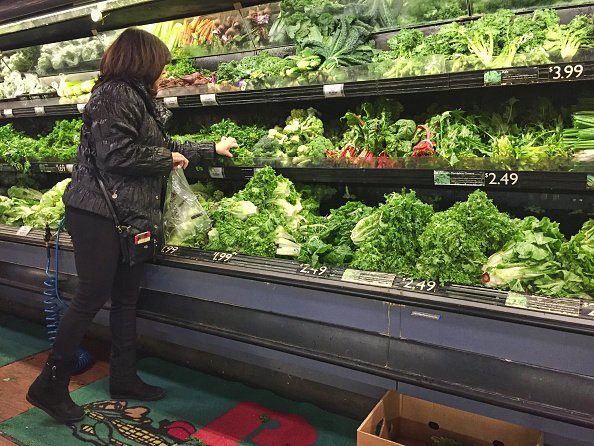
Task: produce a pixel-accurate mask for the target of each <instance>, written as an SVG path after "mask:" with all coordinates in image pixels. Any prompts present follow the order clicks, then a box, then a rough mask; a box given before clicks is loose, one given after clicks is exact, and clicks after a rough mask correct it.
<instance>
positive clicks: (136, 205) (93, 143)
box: [63, 80, 215, 237]
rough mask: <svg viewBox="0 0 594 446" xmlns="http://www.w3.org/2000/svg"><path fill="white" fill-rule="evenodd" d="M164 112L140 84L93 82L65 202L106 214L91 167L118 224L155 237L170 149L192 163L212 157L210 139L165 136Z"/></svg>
mask: <svg viewBox="0 0 594 446" xmlns="http://www.w3.org/2000/svg"><path fill="white" fill-rule="evenodd" d="M169 117H171V112H170V111H169V110H167V109H166V108H165V107H164V106H163V105H162V104H160V103H157V102H156V101H155V100H154V99H153V98H152V96H151V95H150V94H149V92H148V90H147V89H146V88H145V87H143V86H141V85H140V84H136V83H134V82H130V81H118V80H115V81H109V82H105V83H103V84H101V85H100V86H98V87H97V88H96V89H95V91H94V92H93V95H92V96H91V98H90V100H89V102H88V104H87V105H86V107H85V109H84V111H83V122H84V125H83V128H82V131H81V142H80V146H79V148H78V164H77V166H76V168H75V170H74V172H73V174H72V182H71V183H70V184H69V186H68V188H67V189H66V191H65V193H64V198H63V200H64V204H65V205H66V206H71V207H74V208H78V209H82V210H85V211H89V212H92V213H95V214H98V215H101V216H103V217H107V218H111V214H110V212H109V208H108V206H107V202H106V200H105V197H104V195H103V194H102V192H101V189H100V187H99V184H98V182H97V180H96V178H95V175H94V174H93V172H94V169H95V168H94V166H96V171H97V172H98V173H99V175H100V176H101V178H102V179H103V181H104V183H105V186H106V188H107V191H108V194H109V196H110V199H111V201H112V203H113V206H114V208H115V210H116V213H117V215H118V218H119V220H120V223H121V224H124V225H130V226H134V227H135V228H137V229H139V230H142V231H151V232H152V233H153V234H155V236H156V237H159V236H160V235H161V234H162V231H161V227H160V226H161V209H162V191H163V186H164V181H165V180H166V179H167V178H168V176H169V174H170V172H171V166H172V155H171V152H180V153H181V154H183V155H184V156H185V157H186V158H188V160H190V163H191V164H194V165H195V164H198V163H205V162H208V161H210V160H212V159H213V158H214V156H215V145H214V143H213V142H204V143H179V142H176V141H172V140H170V139H169V138H168V137H166V136H165V134H164V132H163V127H164V125H165V122H166V121H167V119H169ZM89 230H92V228H89Z"/></svg>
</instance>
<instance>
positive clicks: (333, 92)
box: [324, 84, 344, 98]
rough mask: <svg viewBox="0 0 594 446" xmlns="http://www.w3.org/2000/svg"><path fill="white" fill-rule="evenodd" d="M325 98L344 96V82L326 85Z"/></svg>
mask: <svg viewBox="0 0 594 446" xmlns="http://www.w3.org/2000/svg"><path fill="white" fill-rule="evenodd" d="M324 97H325V98H344V84H329V85H324Z"/></svg>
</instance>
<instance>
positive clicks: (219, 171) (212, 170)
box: [208, 167, 225, 178]
mask: <svg viewBox="0 0 594 446" xmlns="http://www.w3.org/2000/svg"><path fill="white" fill-rule="evenodd" d="M208 174H209V175H210V177H211V178H225V170H224V169H223V168H222V167H209V168H208Z"/></svg>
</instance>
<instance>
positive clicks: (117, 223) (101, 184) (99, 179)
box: [95, 175, 121, 231]
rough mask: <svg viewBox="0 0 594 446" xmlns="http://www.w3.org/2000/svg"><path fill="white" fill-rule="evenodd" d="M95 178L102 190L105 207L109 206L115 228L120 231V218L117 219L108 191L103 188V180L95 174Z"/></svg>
mask: <svg viewBox="0 0 594 446" xmlns="http://www.w3.org/2000/svg"><path fill="white" fill-rule="evenodd" d="M95 178H96V179H97V182H98V183H99V187H100V188H101V192H103V196H104V197H105V201H107V207H108V208H109V212H110V214H111V217H112V218H113V221H114V223H115V225H116V228H117V229H118V231H120V230H121V225H120V220H119V219H118V216H117V214H116V211H115V209H114V207H113V203H112V202H111V199H110V198H109V193H108V192H107V189H106V188H105V183H104V182H103V180H102V179H101V178H99V176H97V175H96V176H95Z"/></svg>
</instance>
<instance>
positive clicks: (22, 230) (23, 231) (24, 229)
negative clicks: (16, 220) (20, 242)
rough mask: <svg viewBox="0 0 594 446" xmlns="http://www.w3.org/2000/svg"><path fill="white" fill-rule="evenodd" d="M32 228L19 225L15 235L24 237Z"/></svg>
mask: <svg viewBox="0 0 594 446" xmlns="http://www.w3.org/2000/svg"><path fill="white" fill-rule="evenodd" d="M32 229H33V228H32V227H31V226H21V227H20V228H19V229H18V231H17V232H16V235H18V236H19V237H26V236H27V235H29V232H31V230H32Z"/></svg>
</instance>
